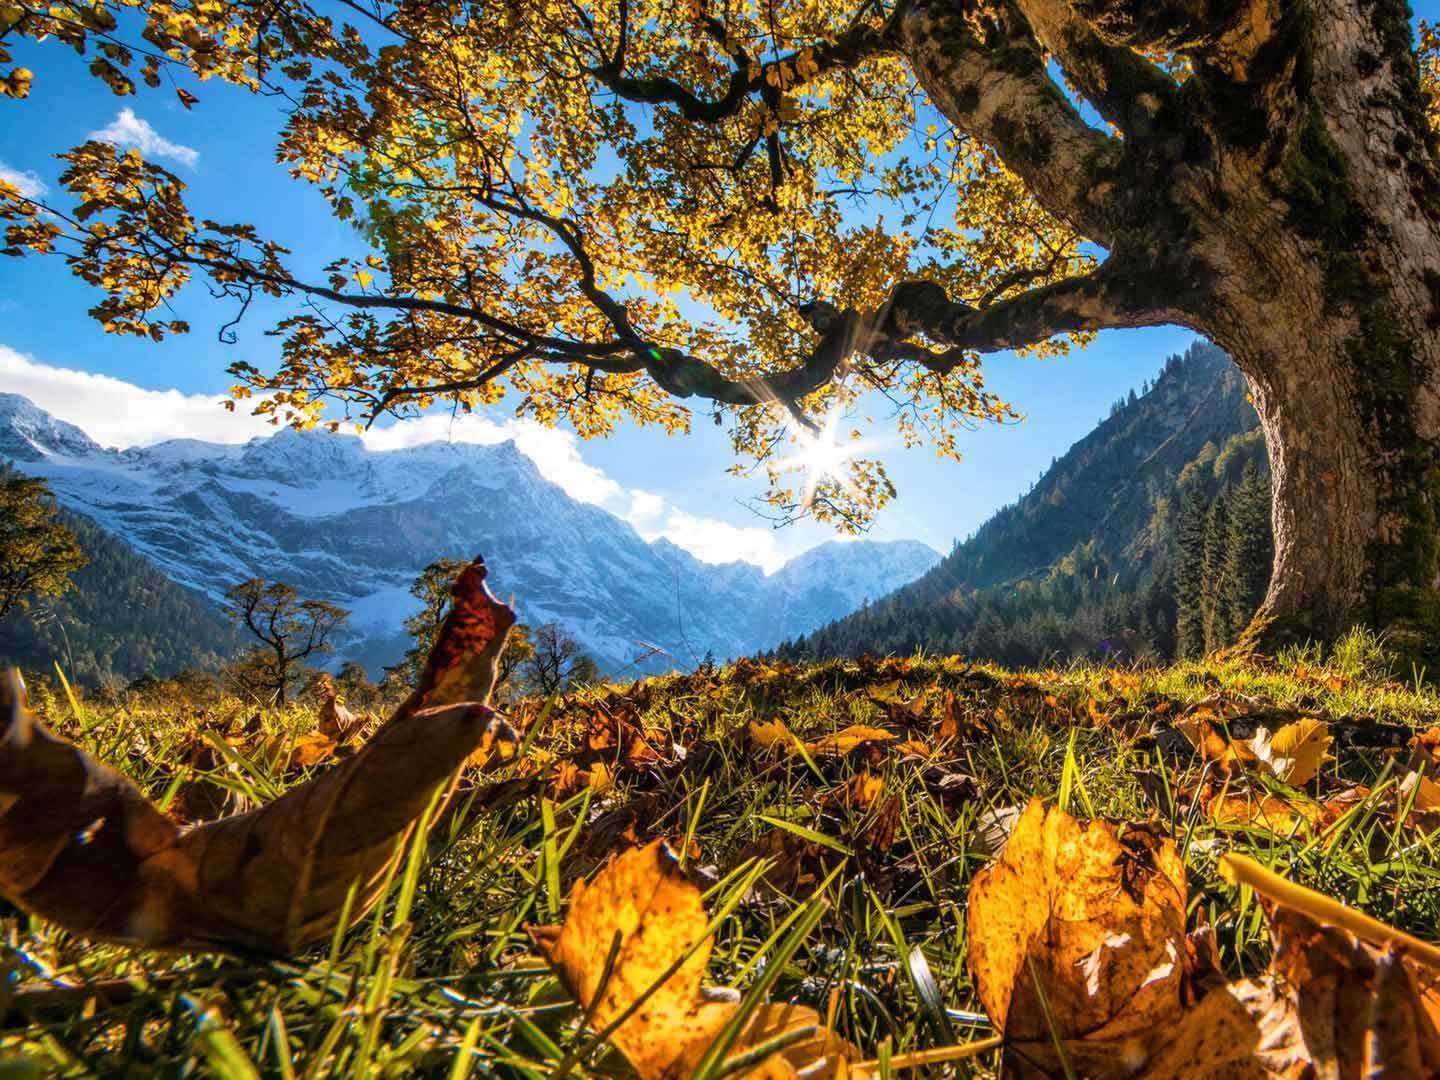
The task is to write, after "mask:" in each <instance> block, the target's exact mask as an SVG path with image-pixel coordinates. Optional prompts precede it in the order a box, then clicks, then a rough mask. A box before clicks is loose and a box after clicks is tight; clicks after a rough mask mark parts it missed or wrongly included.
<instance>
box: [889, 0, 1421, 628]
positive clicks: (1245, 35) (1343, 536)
mask: <svg viewBox="0 0 1440 1080" xmlns="http://www.w3.org/2000/svg"><path fill="white" fill-rule="evenodd" d="M1015 3H1016V8H1017V9H1018V10H1019V11H1020V12H1022V13H1023V16H1024V19H1025V21H1026V24H1027V27H1028V30H1029V31H1033V32H1034V34H1035V35H1036V36H1037V37H1038V38H1039V39H1040V40H1041V41H1043V43H1044V44H1045V46H1046V47H1047V49H1048V50H1049V52H1050V55H1052V56H1054V57H1058V58H1060V62H1061V63H1062V65H1063V66H1064V67H1065V70H1066V72H1067V74H1069V75H1072V76H1073V77H1074V78H1075V79H1076V80H1077V82H1078V85H1080V86H1081V87H1082V88H1083V89H1084V91H1085V93H1086V96H1087V98H1088V99H1089V100H1090V101H1091V103H1092V104H1094V105H1095V106H1096V108H1097V109H1099V110H1100V112H1101V113H1102V114H1103V115H1105V116H1106V118H1107V119H1109V120H1111V121H1112V122H1114V123H1116V124H1118V125H1120V126H1121V127H1122V128H1123V129H1124V130H1125V131H1126V139H1125V142H1124V146H1123V148H1121V149H1119V150H1118V151H1117V149H1116V148H1115V146H1114V145H1113V144H1111V143H1105V144H1103V145H1091V146H1089V147H1086V145H1085V131H1084V130H1082V129H1080V128H1077V126H1076V122H1075V118H1074V117H1071V116H1068V115H1067V114H1066V113H1065V111H1064V109H1063V103H1061V104H1060V105H1057V104H1056V103H1055V102H1054V101H1053V100H1052V101H1051V102H1050V103H1049V105H1047V104H1046V102H1045V100H1044V97H1043V93H1042V91H1043V89H1044V87H1043V86H1042V85H1039V80H1038V76H1037V75H1036V73H1037V72H1039V71H1040V70H1041V69H1040V68H1039V67H1038V66H1037V65H1040V64H1042V63H1043V61H1042V60H1039V59H1037V58H1036V56H1035V55H1031V54H1029V53H1026V52H1024V51H1023V49H1021V48H1020V47H1018V46H1016V47H1012V48H1011V49H1010V50H1009V52H1007V53H1005V54H1004V55H1005V62H1004V63H1003V64H997V63H995V62H994V61H993V59H992V57H991V53H990V52H987V51H985V50H984V49H981V48H980V47H979V46H978V45H977V36H976V33H974V32H972V31H971V30H969V29H968V26H969V24H966V23H965V22H964V21H963V19H961V18H960V17H959V16H957V15H956V14H955V9H954V5H952V4H951V3H950V2H949V0H929V2H927V0H920V2H919V5H918V6H917V8H916V9H915V13H914V14H913V15H912V17H911V21H910V24H909V25H908V26H907V31H906V32H907V35H908V36H907V38H906V42H907V55H908V56H909V58H910V61H911V63H912V65H914V66H915V68H916V71H917V74H918V75H919V77H920V81H921V82H922V84H923V85H924V86H925V87H926V89H927V91H928V92H929V93H930V96H931V98H932V100H934V101H935V102H936V104H937V106H939V107H940V108H941V110H942V111H944V112H945V113H946V115H947V116H949V117H951V118H952V120H953V121H954V122H955V123H956V124H957V126H960V127H962V128H963V129H964V130H966V131H968V132H971V133H972V134H974V135H975V136H976V137H979V138H982V139H984V140H985V141H986V142H988V143H990V144H991V145H995V146H999V147H1000V148H1001V153H1002V155H1003V157H1004V160H1005V162H1006V165H1007V166H1008V167H1010V168H1011V169H1012V170H1013V171H1015V172H1016V173H1017V174H1019V175H1021V176H1022V178H1023V179H1024V180H1025V182H1026V184H1027V186H1028V187H1029V189H1030V191H1031V192H1032V193H1033V195H1034V196H1035V198H1036V199H1037V200H1038V201H1040V203H1041V204H1042V205H1043V206H1044V207H1045V208H1046V209H1047V210H1049V211H1050V212H1051V213H1053V214H1055V215H1056V216H1058V217H1060V218H1063V219H1065V220H1066V221H1068V222H1069V223H1070V224H1071V225H1073V227H1074V228H1075V229H1076V231H1077V232H1079V233H1080V234H1082V235H1086V236H1089V237H1091V238H1092V239H1095V240H1096V241H1098V242H1100V243H1102V244H1104V246H1105V247H1106V248H1107V249H1108V251H1109V254H1108V257H1107V260H1106V266H1107V267H1111V266H1113V267H1114V270H1113V272H1111V273H1110V274H1109V276H1108V277H1107V280H1106V281H1105V283H1104V288H1105V290H1106V292H1105V294H1104V295H1103V296H1100V297H1098V298H1097V299H1096V302H1095V303H1094V304H1092V310H1093V312H1094V313H1093V314H1091V315H1090V318H1089V320H1088V322H1087V321H1084V320H1079V321H1077V323H1076V324H1075V325H1082V326H1086V327H1088V328H1095V329H1098V328H1102V327H1104V326H1106V325H1128V326H1135V325H1146V323H1145V322H1144V319H1143V317H1142V316H1140V315H1137V314H1136V312H1137V311H1139V310H1148V311H1149V312H1150V313H1151V314H1152V315H1163V316H1165V318H1166V319H1167V320H1168V321H1171V322H1177V323H1181V324H1183V325H1187V326H1189V327H1191V328H1193V329H1195V330H1197V331H1199V332H1200V333H1203V334H1205V335H1206V336H1207V337H1209V338H1210V339H1211V340H1212V341H1214V342H1216V343H1217V344H1219V345H1220V346H1222V347H1223V348H1225V349H1227V350H1228V351H1229V352H1230V354H1231V355H1232V356H1233V357H1234V358H1235V360H1236V362H1237V363H1238V364H1239V365H1240V367H1241V369H1242V370H1243V371H1244V372H1245V375H1246V376H1247V378H1248V379H1249V382H1250V386H1251V388H1252V396H1253V399H1254V403H1255V407H1256V409H1257V411H1258V412H1259V414H1260V419H1261V423H1262V425H1263V428H1264V432H1265V438H1266V441H1267V444H1268V446H1269V451H1270V460H1271V466H1272V471H1273V478H1274V498H1273V507H1274V532H1275V561H1274V566H1273V573H1272V578H1271V583H1270V586H1269V590H1268V593H1267V595H1266V598H1265V601H1264V603H1263V605H1262V607H1261V610H1260V613H1259V617H1258V618H1257V621H1256V623H1255V624H1254V625H1253V626H1252V630H1255V629H1258V628H1260V627H1262V626H1263V627H1266V628H1268V630H1267V632H1266V637H1267V639H1268V640H1272V641H1273V640H1284V639H1287V638H1288V639H1294V638H1307V637H1313V638H1321V639H1323V638H1328V637H1331V636H1333V635H1335V634H1336V633H1338V632H1341V631H1343V630H1345V629H1346V628H1347V627H1349V626H1350V625H1352V624H1353V623H1356V622H1366V623H1371V624H1380V625H1384V626H1387V627H1391V628H1394V629H1397V630H1399V631H1403V632H1407V633H1409V634H1410V635H1411V638H1412V641H1413V643H1415V644H1417V645H1419V644H1423V643H1424V642H1425V641H1426V640H1428V639H1433V640H1436V641H1437V642H1440V593H1437V585H1440V535H1437V516H1440V157H1437V147H1436V138H1435V135H1434V133H1432V131H1431V130H1430V127H1429V121H1428V118H1427V116H1426V113H1425V98H1424V95H1423V93H1422V92H1421V89H1420V83H1419V77H1418V68H1417V65H1416V60H1415V56H1414V54H1413V52H1412V47H1411V30H1410V26H1409V21H1408V18H1409V12H1408V9H1407V8H1406V6H1405V4H1404V3H1403V2H1401V0H1309V2H1307V3H1300V2H1288V0H1250V2H1246V0H1241V2H1239V3H1236V4H1232V5H1228V6H1226V12H1229V13H1231V14H1234V15H1235V18H1234V19H1233V20H1231V21H1230V22H1226V21H1225V20H1224V19H1220V17H1219V15H1215V14H1214V13H1212V12H1211V11H1210V9H1209V8H1204V9H1203V13H1202V14H1196V12H1199V11H1201V9H1200V8H1197V7H1196V6H1195V5H1193V4H1167V3H1161V2H1160V0H1143V2H1141V0H1015ZM1212 16H1213V17H1212ZM1187 20H1188V21H1187ZM1217 20H1218V21H1217ZM1005 25H1006V26H1007V27H1009V28H1010V30H1011V31H1012V37H1013V38H1014V40H1022V39H1023V37H1024V34H1023V33H1022V32H1021V30H1019V29H1016V25H1017V24H1015V23H1014V22H1013V21H1012V22H1010V23H1006V24H1005ZM993 36H994V35H992V37H993ZM1011 44H1012V45H1013V42H1011ZM989 45H990V47H991V48H992V49H993V47H994V41H991V42H989ZM1177 45H1180V46H1182V47H1183V48H1185V49H1186V50H1187V56H1189V58H1190V59H1191V60H1192V64H1193V70H1192V74H1191V75H1190V77H1189V78H1188V79H1187V80H1185V81H1184V82H1171V81H1168V80H1159V81H1157V80H1156V79H1155V76H1154V74H1153V72H1151V71H1149V70H1148V69H1147V70H1143V71H1138V72H1137V69H1136V62H1135V57H1134V53H1133V52H1132V51H1130V50H1131V47H1132V46H1134V47H1151V46H1155V47H1162V48H1166V47H1175V46H1177ZM1017 57H1018V59H1017ZM1027 95H1028V96H1027ZM1036 116H1039V117H1041V118H1043V119H1044V120H1045V121H1046V123H1045V124H1042V123H1040V122H1039V120H1037V119H1035V117H1036ZM1072 144H1074V145H1073V146H1072ZM1075 146H1079V147H1080V149H1078V150H1077V149H1075ZM1057 162H1058V164H1057ZM1060 165H1064V166H1065V167H1064V168H1062V167H1060ZM1102 301H1103V302H1102ZM1082 314H1087V313H1085V312H1082ZM1055 325H1056V326H1057V327H1058V328H1059V329H1064V328H1065V327H1063V326H1059V324H1055ZM1052 332H1054V331H1052ZM999 344H1000V346H1001V347H1003V345H1004V342H1003V341H1001V342H1000V343H999Z"/></svg>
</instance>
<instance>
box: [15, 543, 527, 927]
mask: <svg viewBox="0 0 1440 1080" xmlns="http://www.w3.org/2000/svg"><path fill="white" fill-rule="evenodd" d="M484 577H485V568H484V565H483V564H482V563H481V562H480V561H479V560H477V561H476V562H475V563H474V564H472V565H471V566H470V567H467V568H466V570H465V571H464V572H463V573H462V574H461V576H460V578H459V580H458V581H457V582H456V584H455V602H454V606H453V610H452V611H451V614H450V616H449V617H448V618H447V619H446V621H445V624H444V626H443V627H442V628H441V631H440V634H439V637H438V640H437V643H436V646H435V650H434V652H433V653H432V654H431V656H430V660H429V662H428V663H427V664H426V667H425V674H424V678H423V679H422V681H421V685H420V688H419V689H418V690H417V691H416V692H415V694H414V695H412V696H411V698H410V699H409V700H408V701H407V702H406V703H405V704H404V705H403V706H401V707H400V709H399V710H397V711H396V713H395V715H394V716H393V717H391V719H390V720H389V721H388V722H387V723H386V724H385V725H384V726H383V727H382V728H381V729H380V730H379V731H377V732H376V734H375V735H374V737H373V738H372V739H371V740H370V741H369V742H368V743H367V744H366V745H365V746H364V747H363V748H362V749H361V750H360V751H359V752H357V753H356V754H355V755H354V756H353V757H350V758H348V759H346V760H345V761H344V762H342V763H341V764H339V765H337V766H335V767H334V768H331V769H329V770H327V771H325V772H324V773H322V774H321V775H319V776H317V777H315V778H314V779H312V780H310V781H309V782H307V783H305V784H302V785H301V786H299V787H297V788H293V789H292V790H290V791H288V792H287V793H286V794H285V795H283V796H282V797H280V798H279V799H277V800H275V801H274V802H272V803H270V804H269V805H267V806H264V807H261V808H260V809H258V810H255V811H252V812H250V813H245V814H238V815H236V816H234V817H229V818H224V819H222V820H220V821H215V822H211V823H209V824H206V825H202V826H199V827H197V828H194V829H191V830H188V831H185V832H181V831H180V830H179V829H178V828H177V827H176V826H175V824H174V823H173V822H171V821H170V820H169V819H168V818H166V817H165V816H164V815H163V814H161V813H160V812H159V810H157V809H156V808H155V807H154V806H153V805H152V804H150V803H149V802H148V801H147V800H146V799H145V797H144V796H143V795H142V794H141V792H140V790H139V789H138V788H137V787H136V786H135V784H134V783H132V782H131V781H130V780H129V779H128V778H127V777H125V776H124V775H122V774H121V773H119V772H117V771H116V770H114V769H111V768H110V767H108V766H106V765H104V764H102V763H100V762H98V761H96V760H95V759H94V758H92V757H91V756H90V755H89V754H87V753H86V752H85V751H83V750H81V749H79V748H78V747H76V746H74V745H72V744H71V743H69V742H66V741H65V740H63V739H59V738H57V737H56V736H54V735H52V734H51V733H50V732H49V731H47V730H46V729H45V727H44V726H43V725H42V724H40V723H39V722H38V721H37V720H36V719H35V718H34V717H33V716H32V715H31V714H30V712H29V710H28V708H27V706H26V701H25V693H24V687H23V685H22V684H21V682H20V679H19V676H18V675H16V674H14V673H11V674H10V675H9V676H8V678H7V680H6V681H5V684H4V686H3V687H0V892H3V893H4V895H5V896H6V897H8V898H9V899H11V900H12V901H14V902H15V903H16V904H18V905H20V906H21V907H23V908H25V909H26V910H28V911H30V912H33V913H34V914H36V915H39V916H41V917H43V918H46V919H49V920H51V921H53V922H56V923H59V924H60V925H61V926H64V927H65V928H66V929H68V930H71V931H73V932H74V933H77V934H80V935H83V936H86V937H90V938H96V939H101V940H109V941H119V942H124V943H128V944H140V945H149V946H163V947H172V948H195V949H207V948H213V949H222V950H224V949H244V950H258V951H262V952H267V953H285V952H290V951H292V950H294V949H297V948H299V947H301V946H303V945H306V944H309V943H312V942H314V941H317V940H320V939H322V938H324V937H325V936H327V935H328V934H329V933H330V932H331V930H332V929H333V928H334V926H335V924H336V922H337V920H338V918H339V916H340V912H341V910H342V908H343V906H344V903H345V899H346V895H347V893H348V892H349V890H350V889H351V887H352V886H354V887H355V888H356V889H357V895H356V902H355V904H354V905H353V908H352V914H353V916H354V917H357V918H358V917H359V916H361V915H363V914H364V913H365V912H366V911H367V910H368V909H369V908H370V906H371V905H372V904H373V903H374V902H375V901H376V900H377V899H378V896H379V892H380V886H381V884H382V882H383V880H384V878H385V875H386V871H387V870H388V869H389V868H390V866H391V865H392V861H393V860H394V859H396V858H397V857H398V856H399V854H400V853H401V852H402V851H403V849H404V845H405V842H406V840H407V838H408V837H409V835H410V833H411V830H412V829H413V828H414V826H415V823H416V821H417V820H418V819H419V818H420V817H421V815H422V814H423V813H424V811H425V809H426V807H427V806H429V805H430V804H431V801H432V799H434V798H435V796H436V794H437V792H440V791H441V790H442V789H443V788H445V787H446V786H447V783H448V781H449V779H450V778H451V776H452V775H453V774H454V773H455V772H456V771H457V769H459V767H460V766H461V765H462V764H463V763H464V762H465V761H466V760H467V759H469V758H470V757H471V756H472V755H473V754H474V753H475V752H476V751H477V750H479V749H481V748H483V747H486V746H491V745H495V744H496V743H497V742H498V743H501V744H509V745H513V741H514V736H513V733H511V732H510V731H509V729H508V727H507V726H506V725H505V724H504V723H503V722H502V721H500V720H499V719H498V718H497V717H496V716H495V715H494V713H492V712H491V710H490V709H489V708H488V707H487V706H486V704H485V701H486V698H487V697H488V695H489V692H490V688H491V686H492V685H493V683H494V664H495V659H496V657H497V656H498V654H499V650H500V648H501V647H502V645H503V643H504V636H505V633H506V632H507V631H508V630H509V628H510V626H511V624H512V623H513V622H514V615H513V613H512V612H511V611H510V609H509V608H507V607H505V606H504V605H503V604H500V603H498V602H497V601H496V600H495V599H494V598H493V597H491V596H490V594H489V591H488V590H487V589H486V588H485V584H484Z"/></svg>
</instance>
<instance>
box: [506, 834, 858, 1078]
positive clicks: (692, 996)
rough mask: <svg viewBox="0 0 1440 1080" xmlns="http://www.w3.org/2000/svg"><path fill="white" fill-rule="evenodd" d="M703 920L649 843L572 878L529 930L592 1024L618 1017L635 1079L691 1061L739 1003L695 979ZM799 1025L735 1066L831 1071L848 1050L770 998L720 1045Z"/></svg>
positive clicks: (692, 895) (618, 1041) (700, 968)
mask: <svg viewBox="0 0 1440 1080" xmlns="http://www.w3.org/2000/svg"><path fill="white" fill-rule="evenodd" d="M708 925H709V920H708V918H707V917H706V914H705V906H704V903H703V902H702V900H701V897H700V890H699V889H697V888H696V887H695V886H694V885H693V884H691V883H690V882H689V881H688V880H687V879H686V878H685V875H684V873H683V872H682V871H681V869H680V866H679V863H678V862H677V861H676V859H675V856H674V855H673V854H672V853H671V852H670V850H669V849H668V848H667V847H666V846H665V845H664V844H663V843H661V842H659V841H656V842H655V843H652V844H650V845H649V846H647V847H643V848H635V849H633V850H631V851H627V852H625V853H624V854H622V855H619V856H617V857H616V858H614V859H612V860H611V862H610V863H609V864H608V865H607V866H606V867H605V869H603V870H602V871H601V872H600V873H599V874H597V875H596V876H595V879H594V880H593V881H591V882H590V883H589V884H586V883H585V882H583V881H581V882H577V883H576V885H575V888H574V890H573V891H572V892H571V894H570V907H569V911H568V912H567V913H566V916H565V922H564V924H563V926H541V927H532V928H531V929H530V934H531V937H532V938H533V939H534V941H535V943H536V946H537V947H538V948H539V950H540V952H541V954H542V955H543V956H544V957H545V959H546V960H547V962H548V963H549V964H550V966H551V967H552V968H553V969H554V970H555V973H556V974H557V975H558V976H559V977H560V980H561V981H562V982H563V983H564V984H565V986H566V988H567V989H568V990H569V991H570V993H571V994H572V996H574V998H575V1000H576V1001H577V1002H579V1003H580V1006H581V1007H582V1008H583V1009H584V1010H585V1013H586V1016H587V1019H588V1023H589V1025H590V1026H591V1027H592V1028H594V1029H596V1030H604V1029H607V1028H609V1026H610V1025H611V1024H612V1023H614V1022H616V1021H621V1022H620V1023H619V1026H618V1027H616V1028H615V1029H614V1030H613V1031H611V1032H610V1041H611V1042H612V1043H613V1044H614V1045H615V1047H616V1048H617V1049H619V1051H620V1052H621V1053H622V1054H624V1055H625V1057H626V1059H627V1060H628V1061H629V1062H630V1064H631V1066H632V1067H633V1068H634V1070H635V1072H636V1074H637V1075H638V1076H639V1077H640V1078H641V1080H670V1078H677V1077H683V1076H688V1075H689V1074H690V1073H691V1072H692V1071H693V1070H694V1068H695V1066H696V1065H697V1064H699V1062H700V1061H701V1059H702V1058H704V1056H705V1054H706V1052H707V1051H708V1050H709V1049H710V1047H711V1045H712V1044H713V1043H714V1042H715V1039H716V1037H717V1036H719V1035H720V1033H721V1032H722V1030H723V1029H724V1028H725V1027H726V1025H727V1024H729V1022H730V1020H731V1018H732V1017H734V1015H735V1013H736V1011H737V1010H738V1008H739V1003H738V1002H737V1001H736V1000H735V999H734V997H733V996H721V995H717V994H715V993H713V992H708V991H706V990H705V988H704V987H703V985H702V983H703V980H704V977H705V970H706V968H707V966H708V965H709V962H710V953H711V950H712V948H713V943H712V941H711V938H710V936H709V935H708V934H707V928H708ZM607 971H608V977H607ZM637 1003H639V1004H638V1006H637ZM627 1014H628V1015H627ZM622 1017H624V1019H623V1020H621V1018H622ZM802 1029H803V1030H805V1031H807V1033H808V1034H807V1035H806V1036H805V1037H803V1038H802V1039H801V1041H799V1042H797V1043H793V1044H791V1045H790V1046H788V1047H786V1048H785V1049H783V1050H782V1051H780V1052H778V1053H776V1054H772V1055H770V1056H769V1057H767V1058H765V1059H764V1060H763V1061H761V1062H758V1063H756V1065H755V1066H753V1067H752V1068H751V1069H749V1070H747V1071H746V1072H744V1073H743V1074H740V1075H745V1076H749V1077H793V1076H795V1075H796V1072H797V1071H798V1070H800V1069H805V1070H807V1071H806V1075H807V1076H833V1075H836V1073H837V1071H838V1070H840V1069H842V1068H843V1067H844V1063H845V1061H847V1060H849V1059H851V1058H854V1057H858V1055H857V1054H856V1053H855V1052H854V1048H853V1047H851V1046H850V1045H849V1044H848V1043H846V1042H845V1041H844V1040H842V1039H840V1038H839V1037H838V1036H837V1035H835V1034H834V1033H833V1032H831V1031H829V1030H828V1029H827V1028H826V1027H825V1026H824V1024H823V1023H822V1022H821V1020H820V1017H819V1015H818V1014H817V1013H816V1012H815V1011H814V1010H813V1009H810V1008H807V1007H805V1006H799V1005H786V1004H778V1003H772V1004H764V1005H761V1006H760V1007H759V1008H757V1009H756V1010H755V1012H754V1014H753V1015H752V1016H751V1017H750V1019H749V1020H748V1021H747V1022H746V1024H745V1027H744V1029H743V1030H742V1031H741V1032H740V1034H739V1035H738V1037H737V1038H736V1040H735V1042H734V1044H733V1045H732V1046H731V1047H730V1055H731V1056H733V1055H736V1054H741V1053H744V1052H745V1051H746V1050H747V1049H749V1048H752V1047H755V1046H759V1045H762V1044H763V1043H765V1042H767V1041H769V1040H771V1039H773V1038H776V1037H777V1036H779V1035H781V1034H783V1033H785V1032H787V1031H795V1030H802ZM811 1070H813V1071H811ZM732 1075H735V1074H732Z"/></svg>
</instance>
